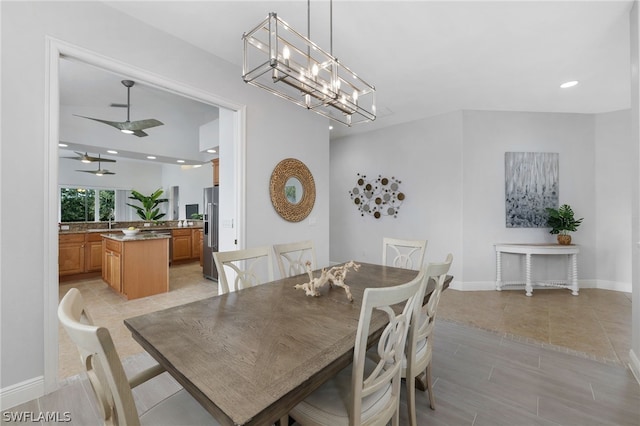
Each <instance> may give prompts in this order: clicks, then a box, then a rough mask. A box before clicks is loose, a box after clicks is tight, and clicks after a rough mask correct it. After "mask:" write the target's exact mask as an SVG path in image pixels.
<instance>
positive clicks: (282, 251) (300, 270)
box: [273, 241, 317, 278]
mask: <svg viewBox="0 0 640 426" xmlns="http://www.w3.org/2000/svg"><path fill="white" fill-rule="evenodd" d="M273 251H274V253H275V256H276V261H277V262H278V269H279V270H280V278H287V277H292V276H294V275H299V274H304V273H306V272H307V265H306V263H307V262H311V270H312V271H313V270H314V269H316V265H317V261H316V250H315V248H314V247H313V241H299V242H295V243H286V244H275V245H274V246H273Z"/></svg>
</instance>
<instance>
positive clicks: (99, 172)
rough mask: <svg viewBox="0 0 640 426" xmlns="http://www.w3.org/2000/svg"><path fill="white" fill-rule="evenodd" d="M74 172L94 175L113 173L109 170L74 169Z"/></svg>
mask: <svg viewBox="0 0 640 426" xmlns="http://www.w3.org/2000/svg"><path fill="white" fill-rule="evenodd" d="M76 172H83V173H91V174H94V175H115V173H114V172H110V171H109V170H76Z"/></svg>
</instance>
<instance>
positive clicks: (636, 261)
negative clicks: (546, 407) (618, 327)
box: [629, 1, 640, 382]
mask: <svg viewBox="0 0 640 426" xmlns="http://www.w3.org/2000/svg"><path fill="white" fill-rule="evenodd" d="M629 21H630V23H629V28H630V31H629V32H630V38H631V42H630V45H631V140H632V147H633V149H632V152H630V153H629V154H630V155H629V156H630V157H632V158H633V178H632V181H631V187H632V194H631V199H632V200H633V201H632V203H633V205H632V215H631V217H632V221H631V235H632V237H631V243H632V249H631V252H632V283H633V294H632V301H631V307H632V312H631V323H632V324H633V327H632V330H631V334H632V336H631V351H630V353H629V356H630V358H631V369H632V371H633V373H634V374H635V377H636V380H638V382H640V75H639V74H638V69H639V67H640V7H638V2H637V1H634V2H633V7H632V9H631V11H630V13H629Z"/></svg>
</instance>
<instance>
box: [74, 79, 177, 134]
mask: <svg viewBox="0 0 640 426" xmlns="http://www.w3.org/2000/svg"><path fill="white" fill-rule="evenodd" d="M122 84H123V85H124V86H125V87H126V88H127V105H126V107H127V121H110V120H101V119H99V118H93V117H86V116H84V115H77V114H74V115H75V116H76V117H82V118H87V119H89V120H93V121H98V122H100V123H104V124H107V125H109V126H111V127H115V128H116V129H118V130H120V131H121V132H122V133H126V134H128V135H136V136H138V137H140V138H141V137H144V136H149V135H148V134H147V133H145V132H144V130H145V129H150V128H152V127H157V126H162V125H163V124H164V123H163V122H161V121H159V120H156V119H155V118H147V119H145V120H136V121H131V120H130V116H129V113H130V112H131V88H132V87H133V85H134V84H135V82H134V81H133V80H122Z"/></svg>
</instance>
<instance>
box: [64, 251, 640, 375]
mask: <svg viewBox="0 0 640 426" xmlns="http://www.w3.org/2000/svg"><path fill="white" fill-rule="evenodd" d="M169 273H170V278H169V282H170V292H169V293H165V294H160V295H156V296H150V297H145V298H142V299H137V300H130V301H127V300H125V299H123V298H122V297H121V296H119V295H117V294H115V293H114V292H113V291H112V290H111V289H110V288H109V287H108V286H107V285H106V284H105V283H104V282H103V281H102V280H101V279H100V278H95V279H90V280H83V281H76V282H69V283H63V284H61V285H60V298H62V296H63V295H64V294H65V293H66V292H67V291H68V289H69V288H71V287H77V288H78V289H79V290H80V291H81V292H82V294H83V296H84V297H85V299H86V301H87V305H88V307H89V309H90V313H91V315H92V316H93V319H94V321H95V323H97V324H104V325H105V326H106V327H107V328H109V331H110V332H111V335H112V336H113V339H114V342H115V345H116V349H117V350H118V353H119V354H120V357H121V358H126V357H128V356H131V355H135V354H139V353H142V352H144V351H143V349H142V348H141V347H140V345H138V344H137V343H136V342H135V341H134V340H133V339H132V337H131V333H130V332H129V331H128V330H127V328H126V327H125V326H124V324H123V320H124V319H126V318H130V317H133V316H137V315H142V314H144V313H147V312H152V311H156V310H159V309H164V308H168V307H171V306H176V305H179V304H184V303H188V302H191V301H194V300H198V299H202V298H205V297H209V296H213V295H216V294H217V292H218V289H217V283H216V282H214V281H209V280H206V279H204V278H203V277H202V269H201V267H200V265H199V264H198V263H189V264H183V265H175V266H172V267H171V268H170V271H169ZM438 318H439V319H445V320H448V321H454V322H458V323H461V324H466V325H470V326H473V327H476V328H481V329H485V330H491V331H495V332H499V333H501V334H502V335H503V336H504V337H506V338H508V339H510V340H516V341H518V340H519V341H527V342H530V343H536V344H538V345H544V346H546V347H549V348H552V349H556V350H559V351H563V352H567V353H573V354H577V355H581V356H585V357H588V358H590V359H594V360H597V361H601V362H607V363H612V364H618V365H623V366H626V365H627V364H628V362H629V350H630V348H631V294H630V293H621V292H616V291H609V290H598V289H582V290H580V295H579V296H572V295H571V293H570V292H569V291H568V290H563V289H536V290H534V292H533V296H532V297H526V296H525V294H524V290H505V291H502V292H498V291H475V292H468V291H465V292H461V291H456V290H451V289H449V290H447V291H445V292H444V293H443V294H442V298H441V299H440V305H439V308H438ZM59 330H60V333H59V341H60V350H59V359H60V360H59V377H60V378H61V379H64V378H68V377H70V376H73V375H76V374H79V373H80V372H81V371H82V365H81V363H80V357H79V355H78V351H77V349H76V347H75V346H74V345H73V344H72V343H71V341H70V340H69V338H68V336H67V335H66V333H65V332H64V330H63V329H62V328H60V329H59Z"/></svg>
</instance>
